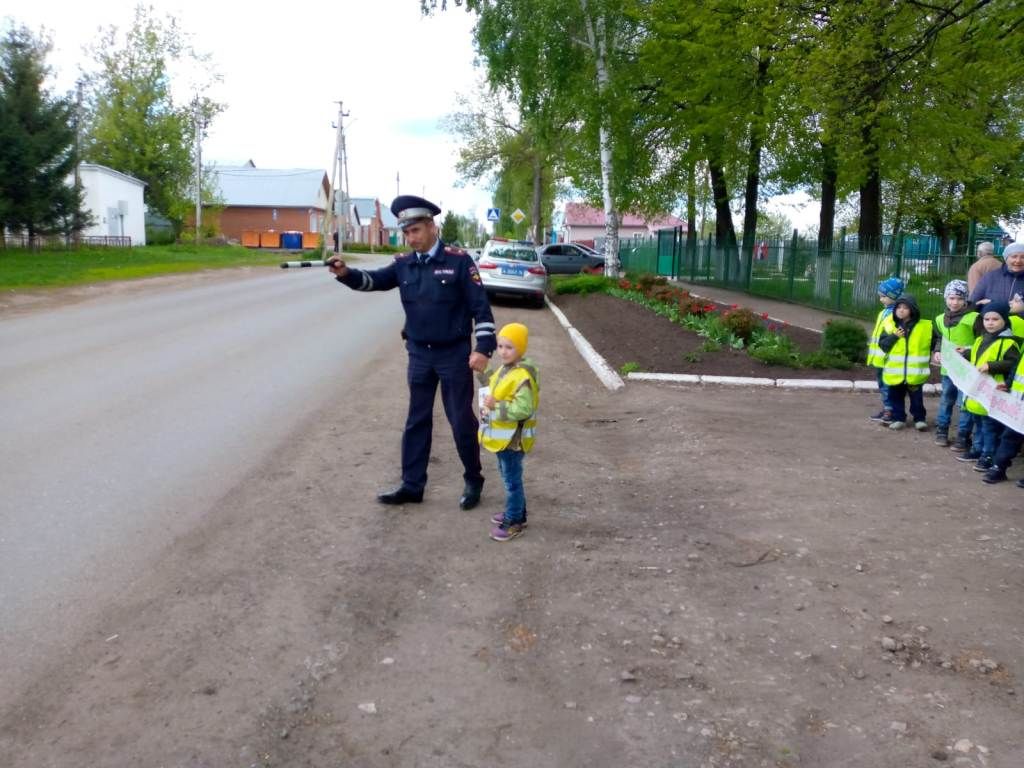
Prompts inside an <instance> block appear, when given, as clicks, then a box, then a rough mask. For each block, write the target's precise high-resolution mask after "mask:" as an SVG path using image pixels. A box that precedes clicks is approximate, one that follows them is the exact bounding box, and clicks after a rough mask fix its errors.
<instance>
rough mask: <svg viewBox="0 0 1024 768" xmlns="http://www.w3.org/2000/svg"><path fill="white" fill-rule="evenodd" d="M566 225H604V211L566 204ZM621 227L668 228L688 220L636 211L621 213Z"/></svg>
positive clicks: (681, 225) (582, 204) (587, 206)
mask: <svg viewBox="0 0 1024 768" xmlns="http://www.w3.org/2000/svg"><path fill="white" fill-rule="evenodd" d="M565 226H567V227H603V226H604V211H602V210H600V209H598V208H594V207H593V206H590V205H586V204H584V203H566V204H565ZM619 226H620V227H644V228H647V229H667V228H669V227H685V226H686V222H685V221H683V220H682V219H679V218H676V217H675V216H661V217H659V218H657V219H653V220H648V219H645V218H644V217H643V216H638V215H636V214H634V213H623V214H620V221H619Z"/></svg>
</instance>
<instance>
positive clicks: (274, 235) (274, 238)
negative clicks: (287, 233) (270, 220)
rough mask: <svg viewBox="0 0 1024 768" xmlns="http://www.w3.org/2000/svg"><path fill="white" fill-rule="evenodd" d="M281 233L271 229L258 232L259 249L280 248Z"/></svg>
mask: <svg viewBox="0 0 1024 768" xmlns="http://www.w3.org/2000/svg"><path fill="white" fill-rule="evenodd" d="M280 247H281V233H280V232H277V231H275V230H273V229H268V230H267V231H266V232H260V248H280Z"/></svg>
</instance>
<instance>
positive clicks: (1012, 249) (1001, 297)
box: [970, 243, 1024, 335]
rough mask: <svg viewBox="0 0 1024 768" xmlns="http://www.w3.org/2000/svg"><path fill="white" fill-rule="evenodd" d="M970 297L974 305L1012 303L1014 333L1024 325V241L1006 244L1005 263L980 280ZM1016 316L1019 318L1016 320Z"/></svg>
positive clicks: (1011, 313) (1011, 312) (1004, 251)
mask: <svg viewBox="0 0 1024 768" xmlns="http://www.w3.org/2000/svg"><path fill="white" fill-rule="evenodd" d="M983 245H984V243H983ZM974 266H977V264H975V265H974ZM971 269H974V267H971ZM970 298H971V303H972V304H974V305H983V304H987V303H988V302H990V301H1005V302H1007V303H1008V304H1009V305H1010V315H1011V318H1010V319H1011V324H1012V325H1013V326H1015V327H1014V334H1015V335H1016V334H1017V332H1018V330H1019V329H1020V328H1022V327H1024V319H1021V315H1022V313H1024V243H1011V244H1010V245H1008V246H1006V248H1005V249H1004V250H1003V264H1001V265H1000V266H999V269H996V270H993V271H991V272H989V273H987V274H985V275H984V276H983V277H982V278H981V280H979V281H978V284H977V285H976V286H975V288H974V290H973V291H971V297H970ZM1014 317H1016V318H1017V320H1016V321H1015V320H1014V319H1013V318H1014Z"/></svg>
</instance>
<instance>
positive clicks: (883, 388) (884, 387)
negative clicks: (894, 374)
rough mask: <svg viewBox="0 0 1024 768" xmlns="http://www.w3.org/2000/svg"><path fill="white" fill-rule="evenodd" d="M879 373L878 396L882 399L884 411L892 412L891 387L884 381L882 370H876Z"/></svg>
mask: <svg viewBox="0 0 1024 768" xmlns="http://www.w3.org/2000/svg"><path fill="white" fill-rule="evenodd" d="M875 370H876V371H878V394H879V395H881V397H882V410H883V411H891V410H892V403H890V402H889V385H888V384H886V383H885V382H884V381H882V371H883V370H884V369H882V368H876V369H875Z"/></svg>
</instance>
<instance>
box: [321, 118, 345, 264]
mask: <svg viewBox="0 0 1024 768" xmlns="http://www.w3.org/2000/svg"><path fill="white" fill-rule="evenodd" d="M346 117H348V113H347V112H345V110H344V108H343V106H342V102H340V101H339V102H338V122H337V123H336V124H335V126H334V127H335V128H336V129H337V135H336V136H335V140H334V158H333V160H332V161H331V189H330V192H329V194H328V195H327V212H326V214H325V215H324V226H323V232H322V237H321V239H322V240H323V244H324V247H323V251H324V252H323V259H324V261H326V260H327V259H328V258H329V257H328V255H327V253H328V250H329V245H328V244H329V243H330V242H331V241H332V240H333V239H334V232H335V231H337V233H338V253H341V251H342V250H344V245H345V228H346V224H347V221H348V210H347V204H348V196H347V191H348V190H347V187H348V164H347V163H346V162H345V158H344V152H345V122H344V120H345V118H346ZM342 179H344V181H342ZM342 183H344V184H345V187H346V189H339V193H340V194H339V195H338V197H340V198H341V200H340V203H341V216H336V215H335V208H336V207H337V206H336V205H335V196H334V190H335V189H336V188H338V185H339V184H342ZM335 219H337V221H335ZM332 225H333V226H332Z"/></svg>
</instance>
